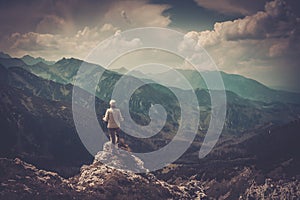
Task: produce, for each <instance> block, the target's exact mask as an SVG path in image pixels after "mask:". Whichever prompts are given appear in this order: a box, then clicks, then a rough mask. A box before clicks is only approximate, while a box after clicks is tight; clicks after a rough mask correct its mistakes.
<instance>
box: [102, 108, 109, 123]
mask: <svg viewBox="0 0 300 200" xmlns="http://www.w3.org/2000/svg"><path fill="white" fill-rule="evenodd" d="M103 121H105V122H107V121H108V110H106V112H105V116H104V117H103Z"/></svg>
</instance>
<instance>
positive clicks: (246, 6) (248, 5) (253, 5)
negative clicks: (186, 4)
mask: <svg viewBox="0 0 300 200" xmlns="http://www.w3.org/2000/svg"><path fill="white" fill-rule="evenodd" d="M194 1H195V2H196V3H197V4H198V5H199V6H201V7H204V8H207V9H210V10H214V11H217V12H219V13H223V14H238V15H250V14H253V13H256V12H257V11H258V10H262V9H263V6H264V4H265V2H266V1H264V0H251V1H249V0H246V1H245V0H244V1H240V0H214V1H211V0H194Z"/></svg>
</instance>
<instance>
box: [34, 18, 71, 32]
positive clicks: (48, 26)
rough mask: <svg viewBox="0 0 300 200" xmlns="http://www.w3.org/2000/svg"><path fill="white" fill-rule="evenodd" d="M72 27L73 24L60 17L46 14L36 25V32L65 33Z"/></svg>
mask: <svg viewBox="0 0 300 200" xmlns="http://www.w3.org/2000/svg"><path fill="white" fill-rule="evenodd" d="M70 29H73V25H72V24H71V23H70V22H67V21H66V20H65V19H63V18H62V17H59V16H56V15H46V16H44V17H43V18H42V20H41V21H40V22H39V23H38V24H37V26H36V32H37V33H66V32H68V31H69V30H70Z"/></svg>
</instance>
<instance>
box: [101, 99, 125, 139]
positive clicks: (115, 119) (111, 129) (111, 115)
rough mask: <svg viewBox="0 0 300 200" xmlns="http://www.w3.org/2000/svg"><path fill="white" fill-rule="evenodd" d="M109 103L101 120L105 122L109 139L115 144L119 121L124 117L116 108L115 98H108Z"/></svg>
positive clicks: (117, 136)
mask: <svg viewBox="0 0 300 200" xmlns="http://www.w3.org/2000/svg"><path fill="white" fill-rule="evenodd" d="M109 105H110V108H108V109H107V110H106V113H105V116H104V117H103V121H105V122H107V128H108V133H109V137H110V141H111V142H112V143H113V144H117V143H119V132H120V122H122V121H123V120H124V119H123V117H122V114H121V111H120V109H118V108H116V101H115V100H113V99H112V100H110V102H109Z"/></svg>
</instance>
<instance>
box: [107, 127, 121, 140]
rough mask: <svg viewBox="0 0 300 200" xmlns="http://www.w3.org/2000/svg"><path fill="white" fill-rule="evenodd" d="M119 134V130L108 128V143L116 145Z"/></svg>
mask: <svg viewBox="0 0 300 200" xmlns="http://www.w3.org/2000/svg"><path fill="white" fill-rule="evenodd" d="M119 132H120V129H119V128H108V133H109V137H110V141H111V142H112V143H113V144H116V143H118V142H119Z"/></svg>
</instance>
